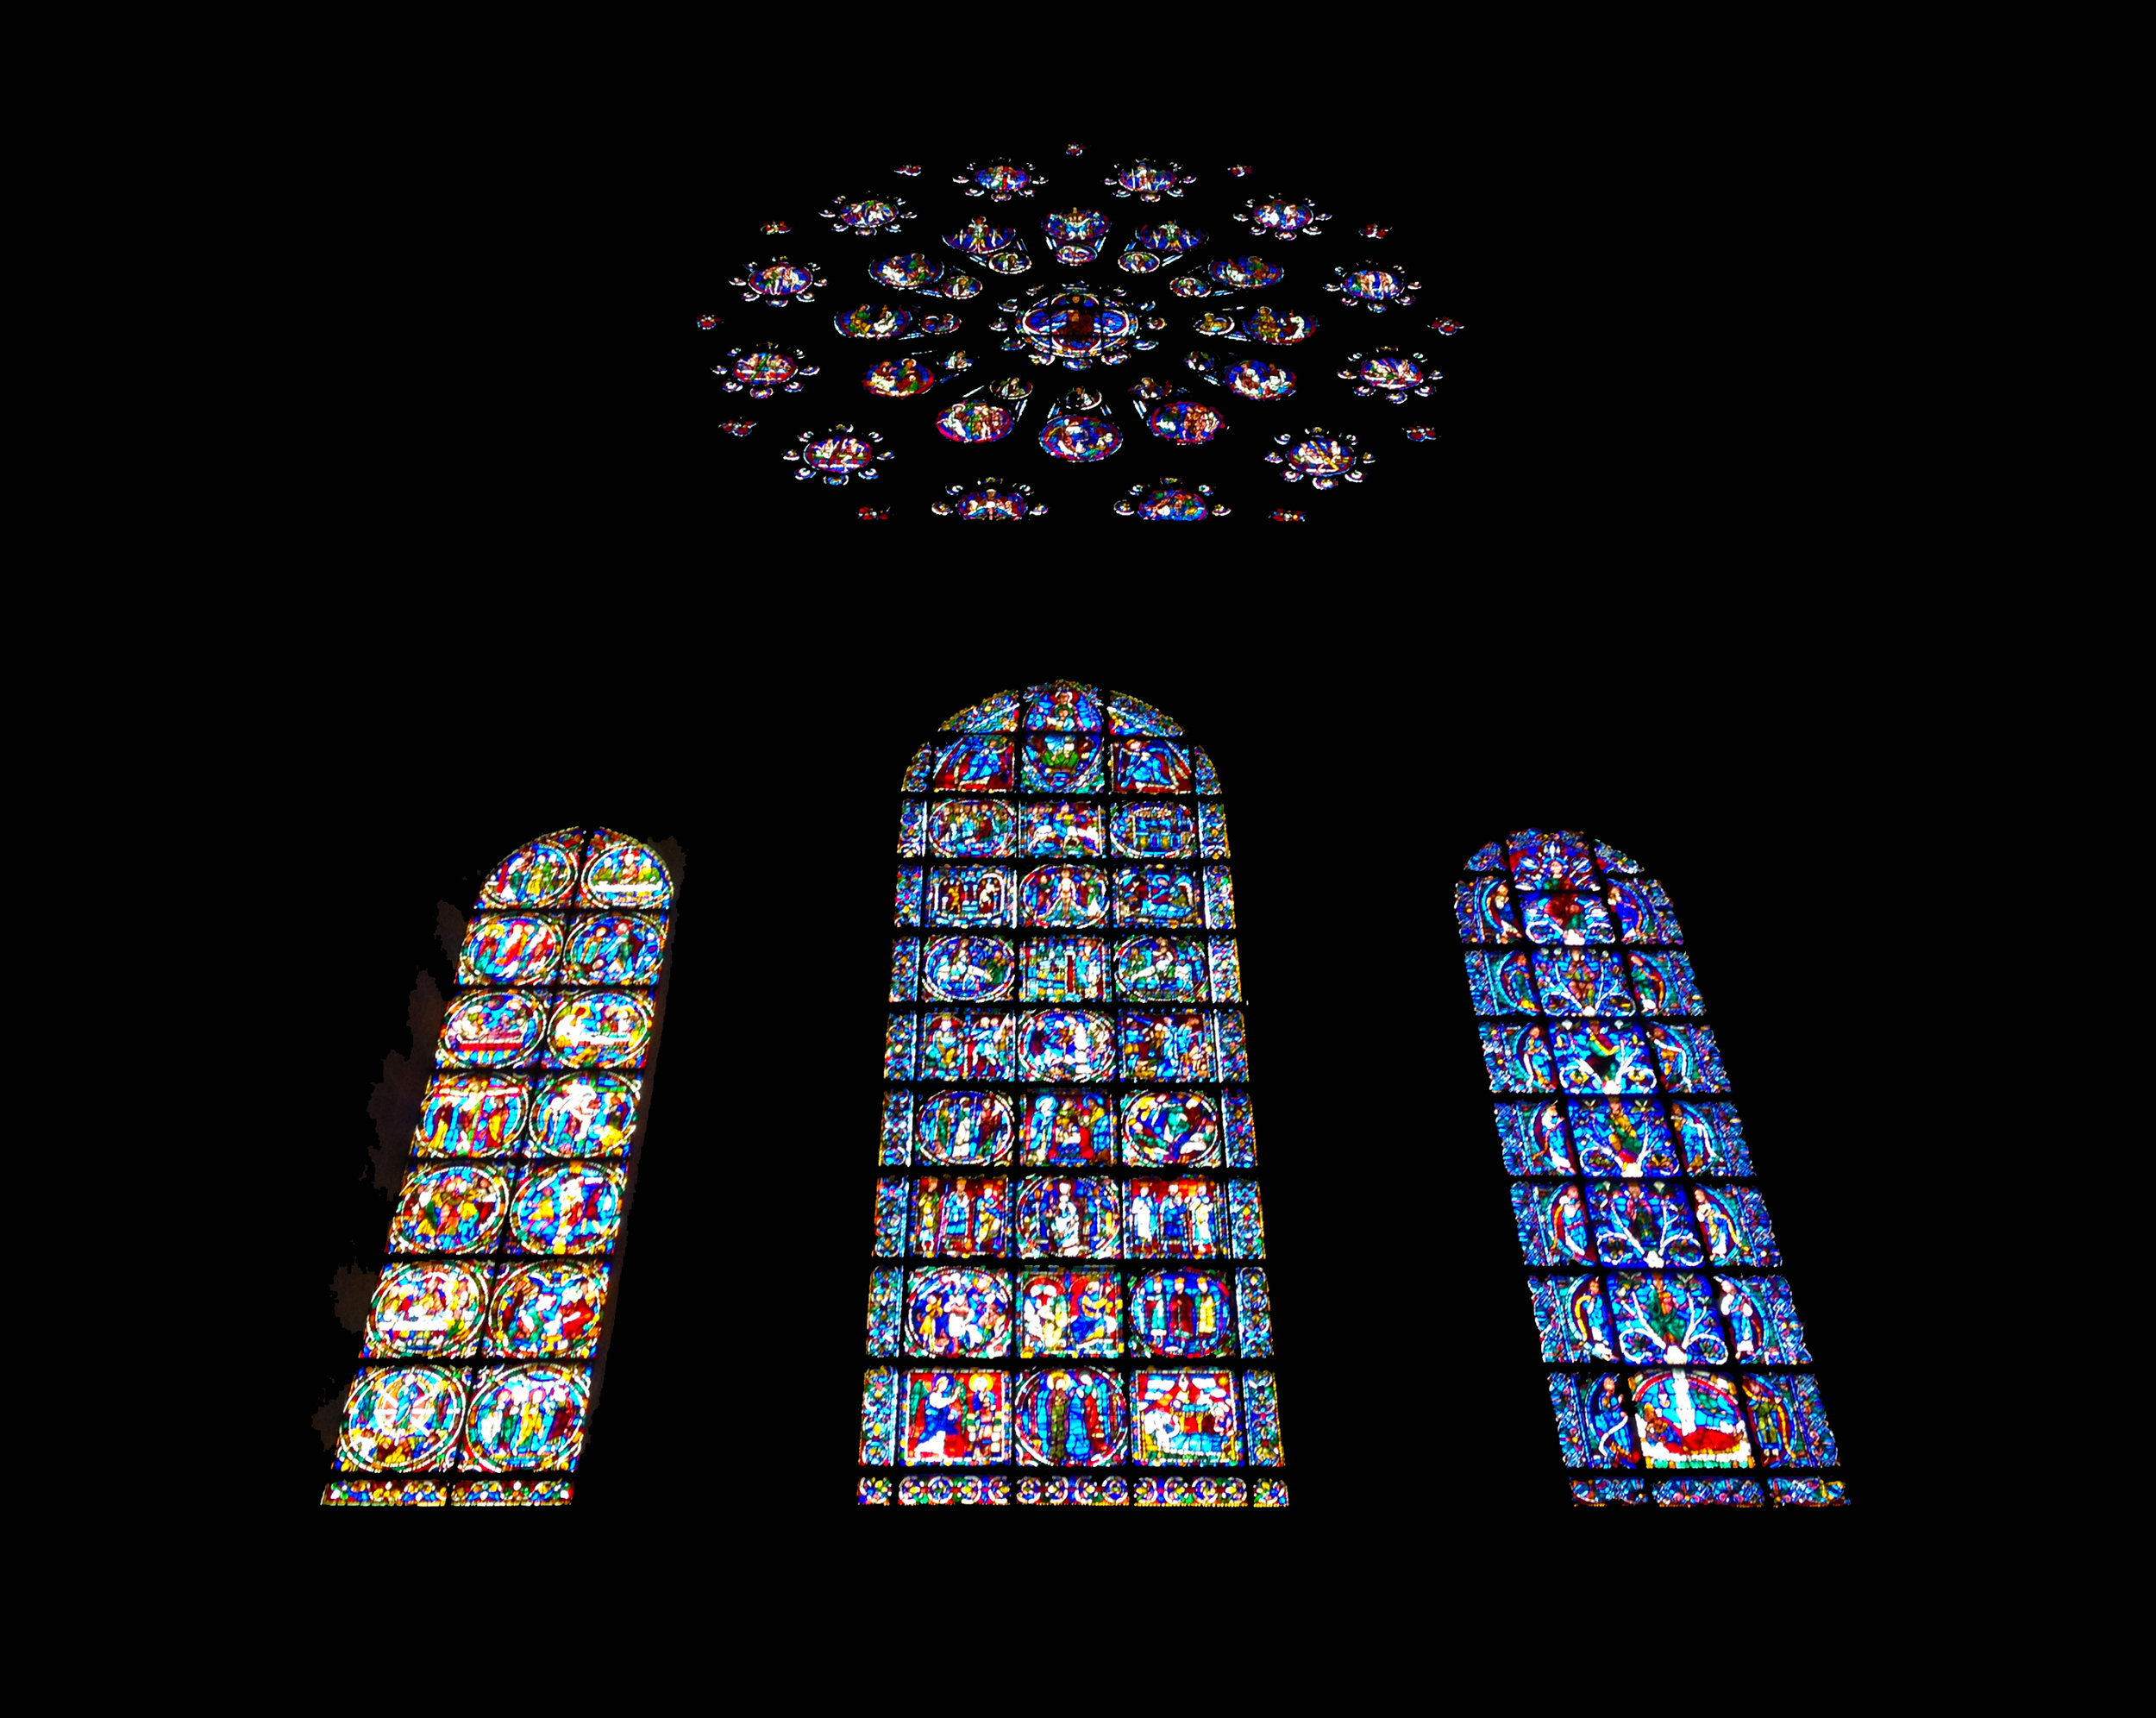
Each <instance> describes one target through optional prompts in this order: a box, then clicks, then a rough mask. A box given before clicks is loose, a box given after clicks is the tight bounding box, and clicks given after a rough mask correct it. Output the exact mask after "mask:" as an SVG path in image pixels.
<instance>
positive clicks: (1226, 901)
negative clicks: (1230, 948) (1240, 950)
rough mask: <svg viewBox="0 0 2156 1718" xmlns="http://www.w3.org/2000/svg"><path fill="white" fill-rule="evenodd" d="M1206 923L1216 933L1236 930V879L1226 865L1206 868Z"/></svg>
mask: <svg viewBox="0 0 2156 1718" xmlns="http://www.w3.org/2000/svg"><path fill="white" fill-rule="evenodd" d="M1206 925H1209V926H1210V927H1211V928H1212V929H1213V930H1215V931H1232V930H1233V929H1235V879H1234V878H1233V877H1232V876H1231V875H1229V873H1228V868H1227V867H1226V866H1225V865H1208V866H1206Z"/></svg>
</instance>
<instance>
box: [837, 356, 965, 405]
mask: <svg viewBox="0 0 2156 1718" xmlns="http://www.w3.org/2000/svg"><path fill="white" fill-rule="evenodd" d="M971 365H972V361H971V360H970V359H968V357H967V356H966V354H964V353H962V352H950V353H946V354H944V355H943V357H941V358H930V357H923V356H920V355H918V354H914V353H910V352H909V353H907V354H906V355H905V356H904V357H901V358H886V359H884V360H883V361H881V362H880V363H876V364H871V365H870V366H869V367H868V370H867V371H866V372H865V373H863V374H862V379H861V386H862V388H864V389H865V390H866V391H867V392H869V393H871V394H874V396H875V397H876V398H879V399H912V398H914V397H915V396H916V395H918V394H924V393H926V392H928V391H929V390H930V389H931V388H932V387H934V386H936V384H937V383H938V382H940V381H943V380H945V379H948V378H950V377H951V376H953V375H955V374H956V373H958V372H959V371H961V370H964V369H968V368H970V367H971Z"/></svg>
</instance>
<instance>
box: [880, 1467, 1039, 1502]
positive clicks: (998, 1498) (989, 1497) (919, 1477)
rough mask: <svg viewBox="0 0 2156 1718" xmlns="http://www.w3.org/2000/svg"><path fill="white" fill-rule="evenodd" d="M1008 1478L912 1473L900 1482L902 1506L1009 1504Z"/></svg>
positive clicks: (988, 1475) (969, 1474)
mask: <svg viewBox="0 0 2156 1718" xmlns="http://www.w3.org/2000/svg"><path fill="white" fill-rule="evenodd" d="M1010 1501H1011V1481H1010V1477H1009V1476H1007V1475H1006V1474H1000V1473H991V1474H977V1473H968V1474H946V1473H937V1474H918V1473H910V1474H908V1475H906V1477H905V1478H904V1479H902V1480H900V1481H899V1502H901V1503H1008V1502H1010Z"/></svg>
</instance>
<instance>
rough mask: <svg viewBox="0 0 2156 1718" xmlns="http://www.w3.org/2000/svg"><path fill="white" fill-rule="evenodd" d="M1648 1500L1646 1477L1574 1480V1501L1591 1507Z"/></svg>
mask: <svg viewBox="0 0 2156 1718" xmlns="http://www.w3.org/2000/svg"><path fill="white" fill-rule="evenodd" d="M1646 1501H1647V1483H1646V1481H1645V1480H1644V1479H1576V1480H1574V1481H1573V1482H1572V1502H1574V1503H1575V1504H1576V1505H1579V1504H1584V1505H1586V1506H1587V1507H1589V1508H1613V1507H1616V1506H1620V1505H1623V1504H1627V1503H1639V1504H1644V1503H1645V1502H1646Z"/></svg>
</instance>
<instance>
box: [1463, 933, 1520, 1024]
mask: <svg viewBox="0 0 2156 1718" xmlns="http://www.w3.org/2000/svg"><path fill="white" fill-rule="evenodd" d="M1463 959H1464V960H1465V961H1466V962H1467V994H1468V998H1469V1000H1470V1001H1472V1002H1473V1003H1474V1005H1475V1012H1476V1013H1478V1014H1482V1015H1497V1014H1532V1013H1534V1012H1535V997H1534V988H1533V984H1532V978H1531V975H1530V973H1529V970H1528V967H1527V955H1526V950H1524V949H1514V950H1510V951H1509V952H1507V953H1504V954H1494V955H1493V954H1484V953H1483V952H1482V950H1480V949H1470V950H1468V952H1467V954H1466V955H1465V956H1463Z"/></svg>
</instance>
